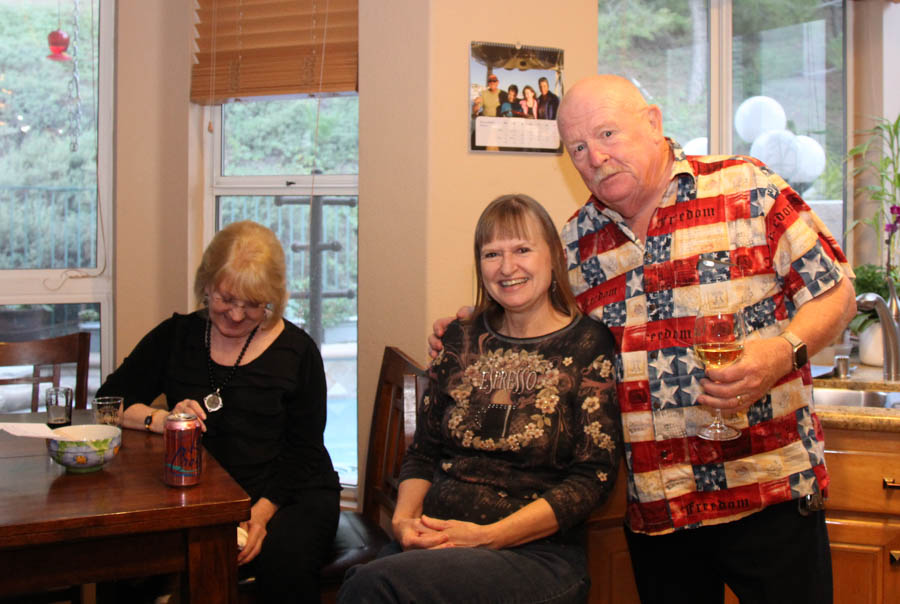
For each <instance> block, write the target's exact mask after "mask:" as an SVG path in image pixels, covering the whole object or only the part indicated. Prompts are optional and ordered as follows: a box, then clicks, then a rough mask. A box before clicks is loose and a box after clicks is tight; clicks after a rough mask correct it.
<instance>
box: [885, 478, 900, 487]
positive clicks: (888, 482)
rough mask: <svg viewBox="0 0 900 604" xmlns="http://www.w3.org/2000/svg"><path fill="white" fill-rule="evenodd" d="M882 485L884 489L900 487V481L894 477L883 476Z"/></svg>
mask: <svg viewBox="0 0 900 604" xmlns="http://www.w3.org/2000/svg"><path fill="white" fill-rule="evenodd" d="M881 487H882V488H883V489H900V482H897V481H896V480H894V479H893V478H882V479H881Z"/></svg>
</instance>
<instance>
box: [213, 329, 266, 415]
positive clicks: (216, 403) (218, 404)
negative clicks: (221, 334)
mask: <svg viewBox="0 0 900 604" xmlns="http://www.w3.org/2000/svg"><path fill="white" fill-rule="evenodd" d="M257 329H259V324H257V325H256V327H254V328H253V331H251V332H250V335H249V336H247V341H246V342H244V347H243V348H241V354H239V355H238V358H237V360H236V361H235V362H234V365H233V366H232V367H231V369H230V370H229V371H228V375H227V376H225V380H224V381H223V382H222V385H221V386H216V381H215V379H213V360H212V347H211V346H210V332H211V331H212V323H211V322H210V320H209V318H207V319H206V367H207V369H208V370H209V386H210V388H212V389H213V392H212V393H210V394H207V395H206V396H204V397H203V406H204V407H206V410H207V411H209V412H210V413H212V412H213V411H218V410H219V409H221V408H222V405H223V404H224V401H223V400H222V388H224V387H225V386H226V385H227V384H228V382H230V381H231V378H232V377H234V373H235V371H237V368H238V365H240V364H241V359H243V358H244V353H245V352H247V347H248V346H249V345H250V340H252V339H253V336H255V335H256V330H257Z"/></svg>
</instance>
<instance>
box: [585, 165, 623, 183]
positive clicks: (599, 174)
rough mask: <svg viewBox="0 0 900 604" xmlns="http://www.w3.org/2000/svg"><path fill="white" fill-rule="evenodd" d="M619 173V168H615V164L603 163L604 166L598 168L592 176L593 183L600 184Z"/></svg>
mask: <svg viewBox="0 0 900 604" xmlns="http://www.w3.org/2000/svg"><path fill="white" fill-rule="evenodd" d="M618 173H619V170H618V169H617V168H615V167H614V166H609V165H607V164H603V165H602V166H600V167H599V168H597V170H596V171H595V172H594V174H593V175H592V176H591V184H592V185H598V184H600V182H601V181H603V180H605V179H607V178H609V177H610V176H612V175H613V174H618Z"/></svg>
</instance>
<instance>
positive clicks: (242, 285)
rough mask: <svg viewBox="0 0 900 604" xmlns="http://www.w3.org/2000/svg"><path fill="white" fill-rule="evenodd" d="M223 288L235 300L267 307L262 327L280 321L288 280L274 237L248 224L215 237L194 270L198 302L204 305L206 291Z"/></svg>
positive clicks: (282, 258) (252, 224) (265, 229)
mask: <svg viewBox="0 0 900 604" xmlns="http://www.w3.org/2000/svg"><path fill="white" fill-rule="evenodd" d="M223 284H224V285H226V286H227V287H228V290H229V292H230V293H231V294H233V295H234V296H235V297H237V298H241V299H243V300H246V301H247V302H252V303H256V304H266V305H267V309H268V310H269V312H268V313H267V317H266V320H265V322H264V323H265V325H264V326H265V327H271V326H272V325H274V324H275V323H276V322H277V321H278V320H279V319H281V317H282V316H283V315H284V307H285V304H287V277H286V269H285V264H284V250H283V249H282V247H281V242H280V241H278V238H277V237H276V236H275V233H273V232H272V231H271V230H269V229H267V228H266V227H264V226H262V225H261V224H258V223H256V222H252V221H250V220H244V221H241V222H235V223H232V224H230V225H228V226H227V227H225V228H224V229H222V230H221V231H219V232H218V233H216V236H215V237H213V240H212V241H211V242H210V243H209V245H208V246H207V248H206V250H205V251H204V252H203V258H202V259H201V261H200V266H199V267H197V275H196V277H195V278H194V295H195V296H196V297H197V302H198V303H199V304H203V302H204V301H205V298H206V290H207V288H208V287H210V286H211V287H214V288H215V287H219V286H220V285H223Z"/></svg>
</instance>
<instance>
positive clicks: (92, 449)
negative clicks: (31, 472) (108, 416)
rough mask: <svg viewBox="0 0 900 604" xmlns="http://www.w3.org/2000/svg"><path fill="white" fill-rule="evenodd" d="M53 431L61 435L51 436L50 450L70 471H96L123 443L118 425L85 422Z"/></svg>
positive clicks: (54, 458)
mask: <svg viewBox="0 0 900 604" xmlns="http://www.w3.org/2000/svg"><path fill="white" fill-rule="evenodd" d="M53 433H54V434H56V435H57V438H48V439H47V453H49V454H50V457H51V458H52V459H53V461H55V462H56V463H58V464H60V465H62V466H65V468H66V470H67V471H69V472H75V473H82V474H83V473H86V472H96V471H97V470H99V469H100V468H102V467H103V464H105V463H106V462H108V461H109V460H110V459H112V458H113V457H115V456H116V454H117V453H118V452H119V447H121V446H122V429H121V428H119V427H117V426H107V425H101V424H84V425H79V426H66V427H65V428H57V429H56V430H54V431H53Z"/></svg>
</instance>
